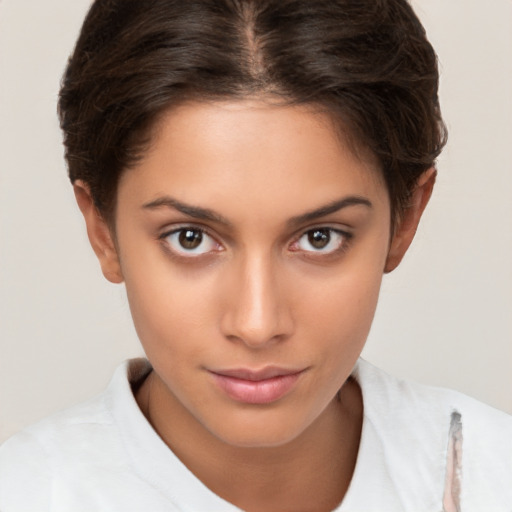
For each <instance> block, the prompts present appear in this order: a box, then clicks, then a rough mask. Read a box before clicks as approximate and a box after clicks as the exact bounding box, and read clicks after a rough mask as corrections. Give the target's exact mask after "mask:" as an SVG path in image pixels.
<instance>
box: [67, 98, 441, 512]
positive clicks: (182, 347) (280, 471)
mask: <svg viewBox="0 0 512 512" xmlns="http://www.w3.org/2000/svg"><path fill="white" fill-rule="evenodd" d="M434 176H435V173H434V171H433V170H430V171H428V172H426V173H425V174H424V175H423V176H422V178H421V179H420V180H419V182H418V185H417V188H416V189H415V191H414V193H413V195H412V197H411V205H412V206H411V207H410V208H409V209H408V210H407V211H406V212H404V214H403V215H402V217H401V219H402V220H401V223H400V224H399V225H398V227H397V228H396V229H395V230H394V235H393V238H392V239H390V202H389V198H388V194H387V191H386V187H385V184H384V182H383V179H382V176H381V173H380V172H379V170H378V169H377V167H376V165H375V163H374V161H373V159H372V158H371V156H370V155H366V156H363V157H361V156H357V157H356V156H355V155H354V154H353V153H352V152H351V151H350V150H349V149H348V147H347V145H345V144H344V142H343V141H342V140H341V138H340V137H339V135H337V133H336V131H335V130H334V128H333V126H332V124H331V122H330V120H329V118H328V117H327V116H326V115H325V114H321V113H318V112H315V111H314V110H313V109H312V108H308V107H282V106H276V105H272V104H271V103H270V102H268V101H263V100H245V101H232V102H214V103H199V102H198V103H187V104H185V105H182V106H179V107H177V108H174V109H173V110H172V111H170V112H169V113H167V114H166V115H165V116H164V117H163V118H162V120H161V122H160V123H159V125H158V126H157V127H156V129H155V131H154V136H153V144H152V146H151V148H150V149H149V150H148V152H147V154H146V155H145V156H144V157H143V158H142V160H141V161H140V162H139V164H138V165H137V167H136V168H134V169H131V170H129V171H127V172H125V173H124V174H123V176H122V177H121V180H120V183H119V187H118V193H117V209H116V215H115V237H114V236H113V235H112V233H111V231H110V230H109V228H108V224H107V223H106V222H105V221H104V219H103V218H102V217H101V215H99V214H98V212H97V211H96V209H95V208H94V206H93V202H92V200H91V197H90V194H89V190H88V187H87V185H86V184H85V183H82V182H76V183H75V194H76V197H77V201H78V204H79V206H80V209H81V210H82V213H83V214H84V218H85V220H86V224H87V229H88V233H89V238H90V241H91V244H92V246H93V248H94V250H95V252H96V254H97V256H98V258H99V261H100V264H101V267H102V270H103V273H104V275H105V276H106V278H107V279H109V280H110V281H112V282H117V283H118V282H122V281H124V282H125V284H126V290H127V294H128V299H129V303H130V308H131V312H132V316H133V320H134V324H135V327H136V329H137V332H138V335H139V337H140V340H141V342H142V345H143V347H144V350H145V352H146V354H147V357H148V359H149V361H150V362H151V363H152V365H153V368H154V371H153V372H152V373H151V374H150V376H149V377H148V378H147V379H146V381H145V382H144V384H143V385H142V387H141V388H140V390H139V391H138V393H137V397H136V398H137V401H138V403H139V405H140V407H141V410H142V411H143V412H144V414H145V415H146V417H147V418H148V420H149V421H150V423H151V424H152V425H153V427H154V429H155V430H156V431H157V433H158V434H159V435H160V436H161V437H162V439H163V440H164V441H165V442H166V443H167V444H168V446H169V447H171V448H172V449H173V451H174V452H175V453H176V455H177V456H178V457H179V458H180V459H181V460H182V461H183V462H184V463H185V464H186V465H187V466H188V467H189V469H191V470H192V471H193V472H194V473H195V474H196V475H197V476H198V477H199V478H200V479H201V480H202V481H203V482H204V483H205V484H206V485H207V486H208V487H210V488H211V489H212V490H213V491H214V492H216V493H217V494H218V495H219V496H221V497H223V498H225V499H226V500H228V501H230V502H232V503H234V504H235V505H237V506H239V507H240V508H242V509H244V510H248V511H263V510H264V511H266V512H268V511H273V510H275V511H283V510H294V511H313V510H314V511H316V512H319V511H322V510H332V509H333V508H335V506H336V505H337V504H338V503H339V502H340V501H341V500H342V498H343V496H344V494H345V492H346V490H347V488H348V485H349V483H350V479H351V477H352V474H353V471H354V467H355V464H356V459H357V450H358V445H359V439H360V433H361V426H362V410H363V404H362V399H361V393H360V389H359V387H358V385H357V383H355V381H353V380H352V379H351V378H349V376H350V373H351V371H352V368H353V366H354V364H355V363H356V361H357V358H358V357H359V355H360V353H361V350H362V348H363V346H364V343H365V341H366V338H367V335H368V331H369V329H370V325H371V322H372V319H373V316H374V312H375V307H376V304H377V299H378V294H379V288H380V284H381V280H382V276H383V273H384V272H388V271H391V270H393V269H394V268H395V267H396V266H397V265H398V263H399V262H400V260H401V258H402V257H403V255H404V254H405V252H406V250H407V248H408V246H409V244H410V242H411V241H412V238H413V236H414V233H415V230H416V227H417V225H418V222H419V219H420V216H421V213H422V211H423V209H424V207H425V205H426V203H427V201H428V199H429V197H430V193H431V190H432V186H433V183H434ZM340 202H341V206H340ZM335 203H337V205H338V206H339V208H338V209H336V208H331V210H334V211H330V212H326V211H324V212H323V213H322V214H321V212H319V211H318V210H319V209H322V208H324V207H326V206H332V205H333V204H335ZM183 205H186V207H187V208H183ZM176 206H178V209H177V208H176ZM190 207H193V208H195V209H191V208H190ZM198 208H200V209H202V210H201V212H198V210H197V209H198ZM179 210H182V211H179ZM204 210H208V213H209V214H211V215H210V216H209V218H205V216H204ZM314 211H316V216H313V215H309V216H307V215H306V214H310V213H311V212H314ZM198 213H201V214H202V215H203V216H202V217H201V218H198V216H197V215H198ZM185 228H187V229H188V230H189V231H191V233H192V234H194V235H195V236H196V237H197V236H199V237H200V236H202V241H201V243H200V244H199V245H198V246H197V247H196V248H195V249H193V250H190V249H187V248H184V247H183V246H182V245H180V235H181V236H182V241H183V235H184V232H183V230H184V229H185ZM180 229H181V230H182V231H179V230H180ZM319 229H320V232H318V230H319ZM198 230H203V231H204V233H203V234H202V235H200V234H199V235H198V233H200V231H198ZM315 230H317V232H316V234H317V235H319V236H320V235H321V236H320V238H321V242H322V243H323V242H326V241H327V245H325V246H322V244H320V245H319V246H316V245H314V244H313V243H312V235H313V233H315ZM322 237H323V238H322ZM313 242H314V240H313ZM269 366H277V367H279V368H284V369H287V370H290V371H291V370H293V371H297V372H299V373H298V377H297V379H296V381H295V382H294V384H293V386H292V387H291V390H290V391H289V392H288V393H287V394H285V395H284V396H283V397H281V398H279V399H277V400H275V401H272V402H271V403H265V404H261V403H258V404H252V403H244V402H240V401H238V400H234V399H233V398H232V397H230V396H228V395H227V394H226V392H225V391H224V390H223V389H222V388H221V387H219V385H218V383H217V381H216V379H215V376H214V374H213V372H218V371H220V372H222V371H224V370H229V369H234V368H246V369H251V370H260V369H262V368H267V367H269ZM170 418H172V428H169V424H170V422H169V419H170ZM333 454H336V455H333Z"/></svg>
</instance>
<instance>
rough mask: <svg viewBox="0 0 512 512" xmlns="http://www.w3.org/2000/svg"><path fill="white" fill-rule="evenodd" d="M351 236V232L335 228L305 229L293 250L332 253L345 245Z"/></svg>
mask: <svg viewBox="0 0 512 512" xmlns="http://www.w3.org/2000/svg"><path fill="white" fill-rule="evenodd" d="M351 238H352V235H351V234H350V233H345V232H344V231H340V230H338V229H334V228H328V227H327V228H323V227H320V228H315V229H310V230H308V231H305V232H304V234H303V235H302V236H301V237H300V238H299V239H298V240H297V241H296V242H295V243H294V244H293V246H292V247H293V249H292V250H294V251H297V250H298V251H302V252H305V253H318V254H332V253H335V252H336V251H338V250H339V249H342V248H343V247H345V246H346V245H347V243H348V242H349V240H350V239H351Z"/></svg>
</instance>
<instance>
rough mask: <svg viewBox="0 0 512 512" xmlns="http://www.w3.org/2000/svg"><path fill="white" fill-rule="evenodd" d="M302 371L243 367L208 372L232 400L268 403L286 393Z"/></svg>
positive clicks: (247, 402) (248, 402)
mask: <svg viewBox="0 0 512 512" xmlns="http://www.w3.org/2000/svg"><path fill="white" fill-rule="evenodd" d="M304 371H305V370H288V369H283V368H277V367H267V368H263V369H262V370H256V371H254V370H248V369H244V368H237V369H233V370H215V371H210V374H211V375H212V376H213V378H214V379H215V382H216V384H217V385H218V386H219V387H220V388H221V389H222V390H223V391H224V392H225V393H226V394H227V395H228V396H229V397H230V398H232V399H233V400H236V401H237V402H243V403H246V404H269V403H272V402H275V401H277V400H279V399H280V398H282V397H284V396H285V395H286V394H288V393H289V392H290V391H291V390H292V389H293V387H294V386H295V384H296V382H297V381H298V380H299V378H300V376H301V375H302V373H303V372H304Z"/></svg>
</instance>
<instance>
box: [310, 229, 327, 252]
mask: <svg viewBox="0 0 512 512" xmlns="http://www.w3.org/2000/svg"><path fill="white" fill-rule="evenodd" d="M330 241H331V230H330V229H314V230H312V231H309V232H308V242H309V243H310V244H311V246H312V247H314V248H315V249H324V248H325V247H327V246H328V245H329V242H330Z"/></svg>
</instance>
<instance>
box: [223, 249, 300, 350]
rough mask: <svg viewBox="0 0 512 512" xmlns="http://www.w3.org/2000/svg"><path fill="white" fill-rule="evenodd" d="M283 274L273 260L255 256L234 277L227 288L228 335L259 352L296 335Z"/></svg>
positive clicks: (225, 320) (225, 314) (225, 324)
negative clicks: (293, 333) (259, 349)
mask: <svg viewBox="0 0 512 512" xmlns="http://www.w3.org/2000/svg"><path fill="white" fill-rule="evenodd" d="M279 274H280V272H279V269H278V268H277V265H276V264H275V263H273V262H272V261H271V260H270V258H264V257H262V256H260V257H258V256H254V257H252V258H250V259H246V261H244V262H243V263H241V264H240V265H239V266H238V268H237V269H236V270H235V271H234V272H233V273H232V275H230V278H229V279H228V281H229V286H226V288H225V290H226V292H227V294H228V299H227V303H228V304H229V306H227V307H226V309H225V310H224V312H223V318H222V330H223V334H224V336H226V337H227V338H228V339H230V340H238V341H241V342H243V343H244V344H245V345H247V346H248V347H250V348H253V349H257V348H263V347H266V346H268V345H269V344H272V343H276V342H279V341H282V340H284V339H286V338H288V337H289V336H290V335H291V334H292V332H293V328H294V325H293V318H292V312H291V308H290V301H289V300H288V299H289V297H287V295H286V292H285V283H284V282H283V281H284V279H283V276H282V275H281V276H279ZM281 274H282V273H281ZM225 284H226V283H225Z"/></svg>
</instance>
